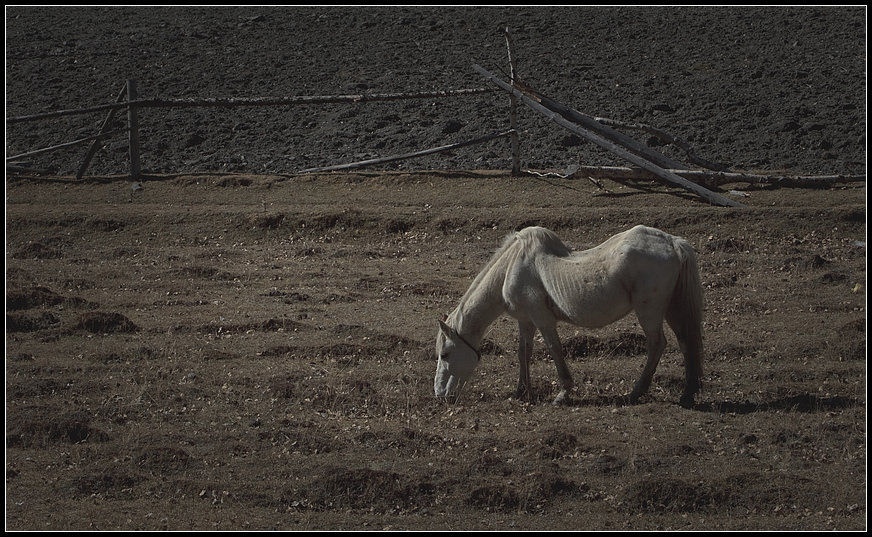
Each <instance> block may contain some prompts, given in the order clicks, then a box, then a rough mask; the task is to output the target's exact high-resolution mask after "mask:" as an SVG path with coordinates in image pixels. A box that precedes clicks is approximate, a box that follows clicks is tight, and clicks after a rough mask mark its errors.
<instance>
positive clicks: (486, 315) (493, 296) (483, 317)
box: [449, 244, 515, 348]
mask: <svg viewBox="0 0 872 537" xmlns="http://www.w3.org/2000/svg"><path fill="white" fill-rule="evenodd" d="M512 246H513V245H511V244H510V245H508V246H506V247H504V248H503V249H502V250H500V251H499V252H497V254H496V255H495V256H494V257H493V258H492V259H491V260H490V261H489V262H488V264H487V265H485V267H484V268H483V269H482V271H481V272H480V273H479V274H478V276H476V277H475V279H474V280H473V282H472V284H471V285H470V286H469V289H468V290H467V291H466V294H464V295H463V298H462V299H461V300H460V304H459V305H458V306H457V308H456V309H455V310H454V312H453V313H452V314H451V315H450V317H449V318H450V319H452V320H453V321H454V325H453V326H454V328H455V330H457V332H458V333H459V334H460V335H461V336H463V337H464V338H466V339H467V341H469V342H470V344H472V345H473V346H475V347H476V348H478V347H479V346H480V344H481V341H482V340H483V339H484V335H485V332H486V331H487V329H488V327H489V326H490V325H491V324H493V323H494V321H496V320H497V318H498V317H499V316H500V315H502V314H503V313H504V312H505V311H506V307H505V302H504V300H503V282H504V281H505V277H506V270H507V269H508V266H509V264H510V263H511V261H512V259H513V258H514V255H512V254H511V251H512V250H514V249H515V248H512Z"/></svg>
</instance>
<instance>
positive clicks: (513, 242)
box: [449, 227, 572, 326]
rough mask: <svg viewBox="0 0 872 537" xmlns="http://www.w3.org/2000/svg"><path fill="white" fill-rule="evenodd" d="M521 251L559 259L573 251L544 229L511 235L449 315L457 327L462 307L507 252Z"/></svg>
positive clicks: (531, 228) (551, 232) (529, 229)
mask: <svg viewBox="0 0 872 537" xmlns="http://www.w3.org/2000/svg"><path fill="white" fill-rule="evenodd" d="M516 250H520V253H521V255H529V254H530V253H533V252H544V253H548V254H551V255H556V256H559V257H565V256H568V255H569V254H570V253H571V252H572V250H571V249H570V248H569V247H568V246H566V245H565V244H564V243H563V241H562V240H560V237H558V236H557V234H556V233H554V232H553V231H551V230H548V229H545V228H543V227H526V228H524V229H522V230H520V231H516V232H513V233H509V234H508V235H506V236H505V238H504V239H503V242H502V244H501V245H500V247H499V248H497V250H496V252H494V254H493V255H492V256H491V258H490V259H489V260H488V262H487V263H486V264H485V265H484V267H482V269H481V270H480V271H479V273H478V274H477V275H476V276H475V278H474V279H473V280H472V283H471V284H470V285H469V288H468V289H467V290H466V293H464V294H463V297H462V298H461V299H460V302H459V303H458V306H457V308H456V309H455V310H454V311H453V312H452V313H451V315H449V318H450V319H452V321H454V322H455V323H454V325H453V326H456V324H457V322H458V321H459V319H456V316H457V315H459V313H460V310H461V306H462V305H463V304H464V303H465V302H466V301H467V299H469V297H470V296H471V295H472V294H473V293H474V292H475V291H476V290H477V289H478V287H479V285H480V284H481V282H482V280H484V279H485V278H486V277H487V276H488V275H489V274H490V272H491V269H493V267H494V266H495V265H496V264H497V263H498V262H499V261H500V260H502V259H503V258H504V257H505V256H506V254H507V252H510V251H512V252H514V251H516Z"/></svg>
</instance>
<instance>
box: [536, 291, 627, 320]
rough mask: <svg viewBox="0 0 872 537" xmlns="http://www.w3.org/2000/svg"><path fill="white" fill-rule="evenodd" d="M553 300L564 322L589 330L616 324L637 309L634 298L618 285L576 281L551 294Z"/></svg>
mask: <svg viewBox="0 0 872 537" xmlns="http://www.w3.org/2000/svg"><path fill="white" fill-rule="evenodd" d="M555 291H556V290H555ZM550 299H551V301H552V302H553V303H554V305H555V307H556V309H557V310H558V311H559V312H560V313H561V315H560V317H562V318H561V320H563V321H566V322H568V323H571V324H574V325H577V326H583V327H586V328H602V327H603V326H606V325H609V324H612V323H613V322H615V321H617V320H619V319H621V318H623V317H624V316H626V315H627V314H628V313H630V311H632V309H633V305H632V302H631V301H630V296H629V295H628V294H627V293H626V291H625V290H624V288H623V286H621V285H619V284H618V283H617V282H610V283H605V282H602V281H599V282H595V283H590V282H584V281H582V282H574V285H571V286H567V287H565V288H563V289H561V290H560V291H559V292H554V293H551V296H550Z"/></svg>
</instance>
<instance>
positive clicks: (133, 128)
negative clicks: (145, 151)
mask: <svg viewBox="0 0 872 537" xmlns="http://www.w3.org/2000/svg"><path fill="white" fill-rule="evenodd" d="M137 97H138V95H137V94H136V81H134V80H132V79H127V102H128V105H127V125H128V127H129V128H130V133H129V134H130V137H129V141H130V142H129V143H130V146H129V152H130V178H131V179H134V180H135V179H139V175H140V170H139V118H138V116H137V110H136V105H134V104H132V103H131V101H135V100H136V99H137Z"/></svg>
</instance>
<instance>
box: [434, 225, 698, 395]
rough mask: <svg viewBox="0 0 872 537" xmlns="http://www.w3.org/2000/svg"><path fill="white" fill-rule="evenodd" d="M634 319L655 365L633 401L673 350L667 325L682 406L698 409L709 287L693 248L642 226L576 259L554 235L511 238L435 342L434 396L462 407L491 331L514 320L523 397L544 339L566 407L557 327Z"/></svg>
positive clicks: (540, 232)
mask: <svg viewBox="0 0 872 537" xmlns="http://www.w3.org/2000/svg"><path fill="white" fill-rule="evenodd" d="M630 311H635V312H636V316H637V317H638V319H639V324H641V325H642V330H643V331H644V332H645V336H646V338H647V350H648V361H647V363H646V364H645V368H644V369H643V371H642V376H641V377H640V378H639V380H638V381H637V382H636V384H635V386H634V388H633V391H632V392H631V393H630V397H629V400H630V402H631V403H636V402H637V401H638V399H639V397H640V396H641V395H643V394H644V393H645V392H646V391H647V390H648V387H649V386H650V384H651V379H652V377H653V376H654V371H655V370H656V369H657V364H658V362H659V361H660V356H661V355H662V354H663V350H664V348H665V347H666V337H665V335H664V334H663V320H664V319H666V322H667V323H668V324H669V326H670V327H671V328H672V331H673V332H674V333H675V336H676V337H677V339H678V343H679V346H680V347H681V352H682V354H684V366H685V387H684V393H683V394H682V396H681V400H680V403H681V405H682V406H685V407H690V406H692V405H693V398H694V394H696V392H697V391H699V387H700V376H701V375H702V356H703V348H702V286H701V285H700V279H699V270H698V268H697V263H696V254H695V253H694V251H693V247H692V246H691V245H690V244H689V243H688V242H687V241H685V240H684V239H682V238H680V237H675V236H673V235H669V234H668V233H665V232H663V231H660V230H659V229H654V228H650V227H645V226H636V227H634V228H632V229H630V230H627V231H624V232H622V233H618V234H617V235H615V236H613V237H611V238H609V239H608V240H606V241H605V242H604V243H602V244H600V245H599V246H596V247H594V248H591V249H589V250H584V251H578V252H573V251H571V250H570V249H569V248H568V247H567V246H566V245H565V244H564V243H563V242H562V241H561V240H560V239H559V238H558V237H557V235H556V234H555V233H553V232H552V231H549V230H547V229H545V228H541V227H528V228H525V229H522V230H521V231H518V232H517V233H512V234H510V235H509V236H507V237H506V239H505V240H504V242H503V244H502V246H501V247H500V248H499V250H497V252H496V253H495V254H494V255H493V257H491V259H490V261H488V262H487V264H486V265H485V266H484V268H483V269H482V270H481V272H479V273H478V275H477V276H476V277H475V279H474V280H473V281H472V284H471V285H470V286H469V289H468V290H467V291H466V293H465V294H464V295H463V298H461V300H460V304H459V305H458V306H457V308H456V309H455V310H454V311H453V312H451V314H449V315H447V316H445V317H443V318H442V320H440V321H439V331H438V333H437V335H436V353H437V356H438V361H437V364H436V379H435V381H434V389H435V391H436V396H437V397H439V398H441V399H447V400H449V401H456V400H457V397H458V396H459V395H460V391H461V390H462V389H463V386H464V385H465V384H466V382H467V381H468V380H469V378H470V376H471V375H472V372H473V370H474V369H475V367H476V366H477V365H478V362H479V360H480V359H481V354H480V352H479V346H480V345H481V342H482V340H483V339H484V335H485V331H486V330H487V328H488V327H489V326H490V325H491V324H492V323H493V322H494V321H496V319H497V318H498V317H499V316H500V315H502V314H504V313H507V314H508V315H510V316H511V317H514V318H515V319H517V321H518V331H519V344H518V361H519V362H520V369H521V371H520V376H519V378H518V389H517V392H516V397H525V396H528V395H529V394H530V392H531V386H530V357H531V355H532V350H533V336H534V335H535V333H536V330H538V331H539V332H540V333H541V334H542V337H543V339H544V340H545V343H546V345H547V346H548V350H549V352H550V354H551V358H552V359H553V360H554V364H555V365H556V366H557V375H558V377H559V380H560V391H559V393H558V394H557V397H556V398H555V399H554V404H555V405H556V404H560V403H563V402H566V400H567V398H568V393H569V390H570V389H571V388H572V375H571V374H570V372H569V369H568V368H567V367H566V361H565V359H564V354H563V347H562V345H561V343H560V337H559V336H558V334H557V323H558V321H564V322H568V323H571V324H574V325H577V326H583V327H587V328H601V327H603V326H606V325H608V324H611V323H613V322H615V321H617V320H619V319H621V318H623V317H624V316H626V315H627V314H628V313H630Z"/></svg>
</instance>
